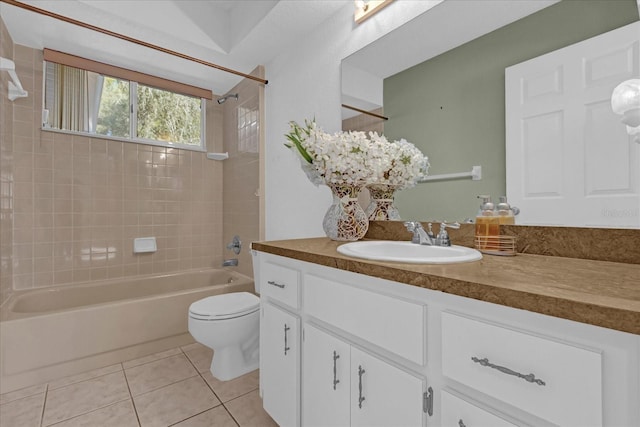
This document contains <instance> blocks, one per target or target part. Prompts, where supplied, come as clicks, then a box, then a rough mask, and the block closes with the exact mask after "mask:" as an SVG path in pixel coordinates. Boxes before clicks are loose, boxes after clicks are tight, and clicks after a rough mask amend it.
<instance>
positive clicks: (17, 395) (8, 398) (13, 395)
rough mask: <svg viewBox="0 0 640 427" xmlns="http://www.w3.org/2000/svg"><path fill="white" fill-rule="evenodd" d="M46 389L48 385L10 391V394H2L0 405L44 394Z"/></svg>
mask: <svg viewBox="0 0 640 427" xmlns="http://www.w3.org/2000/svg"><path fill="white" fill-rule="evenodd" d="M46 389H47V385H46V384H38V385H34V386H31V387H26V388H21V389H20V390H15V391H10V392H9V393H4V394H0V405H3V404H5V403H9V402H13V401H14V400H18V399H23V398H25V397H29V396H33V395H36V394H41V393H44V391H45V390H46Z"/></svg>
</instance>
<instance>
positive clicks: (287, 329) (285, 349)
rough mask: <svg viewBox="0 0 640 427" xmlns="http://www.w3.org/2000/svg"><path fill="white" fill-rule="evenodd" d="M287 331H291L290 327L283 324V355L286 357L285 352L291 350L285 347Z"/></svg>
mask: <svg viewBox="0 0 640 427" xmlns="http://www.w3.org/2000/svg"><path fill="white" fill-rule="evenodd" d="M289 329H291V328H290V327H288V326H287V324H286V323H285V324H284V355H285V356H286V355H287V351H289V350H291V348H290V347H289V346H288V345H287V332H288V331H289Z"/></svg>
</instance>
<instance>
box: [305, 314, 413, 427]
mask: <svg viewBox="0 0 640 427" xmlns="http://www.w3.org/2000/svg"><path fill="white" fill-rule="evenodd" d="M303 366H304V368H303V375H302V378H303V388H302V401H303V411H302V412H303V422H302V425H304V426H318V427H320V426H348V425H351V426H381V427H383V426H391V425H394V426H421V425H424V422H423V415H424V413H423V393H424V388H425V382H424V380H423V379H422V378H420V377H419V376H417V375H414V374H411V373H409V372H406V371H404V370H402V369H401V368H398V367H396V366H393V365H392V364H390V363H388V362H386V361H383V360H381V359H380V358H378V357H376V356H374V355H372V354H370V353H369V352H367V351H365V350H362V349H359V348H356V347H354V346H352V345H350V344H349V343H348V342H346V341H344V340H343V339H340V338H337V337H335V336H333V335H331V334H329V333H327V332H324V331H322V330H320V329H319V328H317V327H315V326H313V325H310V324H305V325H304V344H303Z"/></svg>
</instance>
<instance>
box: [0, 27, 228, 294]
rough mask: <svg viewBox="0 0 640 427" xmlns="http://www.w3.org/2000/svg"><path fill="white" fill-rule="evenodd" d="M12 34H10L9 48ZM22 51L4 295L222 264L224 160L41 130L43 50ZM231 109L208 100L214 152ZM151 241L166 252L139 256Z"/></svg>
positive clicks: (6, 132)
mask: <svg viewBox="0 0 640 427" xmlns="http://www.w3.org/2000/svg"><path fill="white" fill-rule="evenodd" d="M6 35H7V34H6V31H4V27H3V37H2V40H3V43H4V41H5V40H6V39H7V37H5V36H6ZM3 49H5V46H4V44H3ZM9 49H10V50H11V48H9ZM12 50H13V54H12V55H8V56H10V57H13V59H14V61H15V62H16V71H17V74H18V76H19V77H20V79H21V81H22V83H23V86H24V87H25V89H26V90H27V91H29V97H28V98H21V99H17V100H16V101H14V102H13V103H11V102H8V101H7V100H6V96H5V95H4V94H5V93H6V91H3V92H2V93H3V95H2V98H3V99H2V107H3V111H2V117H3V121H5V122H7V121H9V122H11V123H12V126H11V123H10V126H5V124H6V123H3V126H2V132H3V138H2V150H3V163H2V180H3V181H2V194H1V196H2V197H3V198H2V209H3V210H2V215H3V217H2V218H3V220H2V221H3V222H2V253H1V256H2V265H3V267H2V273H3V276H2V290H3V293H6V292H7V290H10V289H11V286H12V287H13V289H15V290H21V289H29V288H34V287H45V286H51V285H55V284H69V283H76V282H84V281H88V280H99V279H107V278H118V277H124V276H133V275H138V274H149V273H163V272H170V271H177V270H184V269H191V268H198V267H208V266H216V267H217V266H219V265H220V264H221V263H222V258H223V255H224V254H223V252H222V248H223V244H222V226H223V222H222V215H223V212H222V177H223V175H222V173H223V170H222V163H221V162H215V161H211V160H208V159H207V158H206V154H205V153H201V152H195V151H188V150H178V149H173V148H164V147H153V146H149V145H142V144H135V143H127V142H119V141H110V140H104V139H100V138H89V137H83V136H71V135H67V134H62V133H54V132H43V131H41V130H40V116H41V108H42V52H41V51H39V50H35V49H30V48H27V47H24V46H20V45H14V46H12ZM3 56H5V53H4V50H3ZM4 74H6V73H4ZM3 79H4V76H3ZM3 82H4V80H3ZM3 84H4V83H3ZM11 110H12V111H11ZM221 111H222V110H221V106H219V105H218V104H217V103H215V102H208V103H207V133H208V134H207V144H208V146H209V151H212V150H213V151H220V150H221V149H222V146H221V140H220V138H221V136H222V132H221V131H220V127H221V126H222V113H221ZM11 115H12V120H7V117H11ZM11 155H13V157H12V160H4V159H5V157H6V158H7V159H10V158H11V157H10V156H11ZM11 216H12V218H13V220H12V221H13V224H12V226H9V225H6V224H5V222H6V221H5V217H6V218H10V217H11ZM7 228H9V229H10V230H11V231H12V232H7ZM148 236H155V237H156V238H157V242H158V251H157V252H156V253H153V254H134V253H133V239H134V238H136V237H148ZM8 260H11V261H12V262H11V264H8V265H5V264H6V263H7V261H8ZM7 277H8V278H9V279H10V280H6V279H7ZM11 279H12V280H11ZM11 282H12V283H11Z"/></svg>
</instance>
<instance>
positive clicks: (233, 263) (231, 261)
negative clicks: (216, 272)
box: [222, 258, 238, 267]
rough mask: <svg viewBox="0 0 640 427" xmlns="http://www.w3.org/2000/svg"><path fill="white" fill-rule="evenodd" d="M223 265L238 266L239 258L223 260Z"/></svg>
mask: <svg viewBox="0 0 640 427" xmlns="http://www.w3.org/2000/svg"><path fill="white" fill-rule="evenodd" d="M222 266H223V267H237V266H238V258H232V259H225V260H224V261H222Z"/></svg>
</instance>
